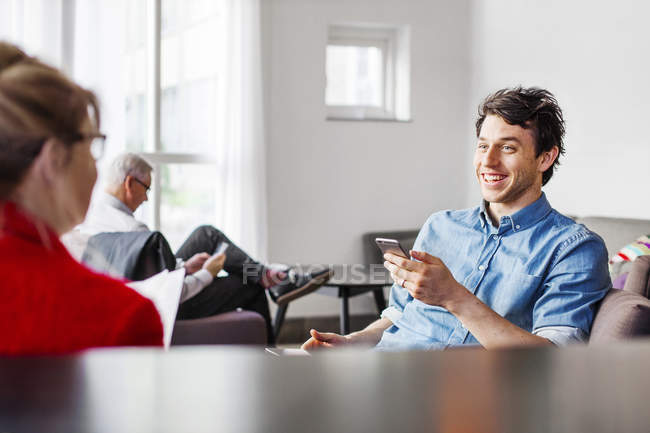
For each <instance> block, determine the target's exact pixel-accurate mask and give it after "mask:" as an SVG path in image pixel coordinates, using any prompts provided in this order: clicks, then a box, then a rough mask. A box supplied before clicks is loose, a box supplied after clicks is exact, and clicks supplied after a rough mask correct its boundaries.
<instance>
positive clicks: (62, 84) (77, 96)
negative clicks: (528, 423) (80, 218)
mask: <svg viewBox="0 0 650 433" xmlns="http://www.w3.org/2000/svg"><path fill="white" fill-rule="evenodd" d="M89 117H90V118H91V119H93V120H94V124H95V127H96V128H99V107H98V103H97V98H96V96H95V95H94V94H93V93H92V92H91V91H89V90H86V89H84V88H82V87H81V86H79V85H77V84H75V83H73V82H72V81H71V80H70V79H68V78H67V77H66V76H65V75H64V74H63V73H61V72H60V71H59V70H58V69H56V68H53V67H51V66H48V65H46V64H45V63H43V62H41V61H40V60H38V59H36V58H34V57H31V56H28V55H27V54H25V53H24V52H23V51H22V50H20V49H19V48H18V47H16V46H15V45H12V44H8V43H6V42H2V41H0V200H3V199H6V198H7V196H8V195H9V194H10V193H11V192H12V191H13V189H14V188H15V187H16V186H17V185H18V184H19V183H20V181H21V180H22V178H23V176H24V175H25V173H26V172H27V170H28V169H29V167H30V166H31V164H32V163H33V161H34V159H35V158H36V157H37V156H38V154H39V153H40V151H41V148H42V147H43V143H44V142H45V140H47V139H48V138H51V137H55V138H57V139H59V140H60V141H61V142H63V143H64V144H65V145H67V146H71V145H72V144H73V143H74V142H76V141H78V140H79V139H80V137H79V134H80V129H81V125H82V124H83V122H84V121H85V119H87V118H89Z"/></svg>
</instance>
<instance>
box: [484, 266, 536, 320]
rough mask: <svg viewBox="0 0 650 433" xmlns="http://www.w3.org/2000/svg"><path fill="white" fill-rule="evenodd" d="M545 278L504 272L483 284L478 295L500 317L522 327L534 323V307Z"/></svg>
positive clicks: (522, 273)
mask: <svg viewBox="0 0 650 433" xmlns="http://www.w3.org/2000/svg"><path fill="white" fill-rule="evenodd" d="M542 282H543V278H542V277H539V276H536V275H529V274H526V273H524V272H516V271H515V272H504V273H503V274H501V275H499V276H498V277H497V278H493V279H490V281H486V282H485V283H487V284H482V287H481V290H480V291H479V292H478V293H477V296H478V297H479V299H481V300H482V301H483V302H485V304H486V305H488V306H489V307H490V308H492V309H493V310H494V311H495V312H497V313H498V314H499V315H500V316H502V317H505V318H506V319H508V320H509V321H510V322H512V323H514V324H516V325H518V326H522V325H528V324H529V323H532V312H533V306H534V305H535V301H536V299H537V293H539V289H540V287H541V285H542Z"/></svg>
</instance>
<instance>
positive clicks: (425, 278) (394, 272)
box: [384, 250, 470, 310]
mask: <svg viewBox="0 0 650 433" xmlns="http://www.w3.org/2000/svg"><path fill="white" fill-rule="evenodd" d="M411 257H413V259H415V260H409V259H405V258H404V257H401V256H398V255H396V254H393V253H390V252H389V253H386V254H384V259H385V260H386V261H385V262H384V267H385V268H386V269H388V271H390V274H391V277H392V278H393V281H395V282H396V283H397V284H399V285H400V286H402V287H403V288H405V289H406V290H408V292H409V293H410V295H411V296H413V298H415V299H417V300H419V301H421V302H424V303H425V304H428V305H436V306H439V307H443V308H445V309H447V310H451V309H452V308H454V307H455V306H457V305H460V304H461V303H462V302H463V301H465V300H466V299H467V296H466V295H467V294H470V292H469V291H468V290H467V289H466V288H465V287H463V286H462V285H461V284H460V283H458V281H456V279H455V278H454V276H453V275H452V274H451V271H450V270H449V269H448V268H447V266H446V265H445V264H444V263H443V262H442V260H440V259H439V258H437V257H434V256H432V255H430V254H428V253H425V252H422V251H413V250H411Z"/></svg>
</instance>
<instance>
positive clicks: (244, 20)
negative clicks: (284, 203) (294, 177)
mask: <svg viewBox="0 0 650 433" xmlns="http://www.w3.org/2000/svg"><path fill="white" fill-rule="evenodd" d="M227 9H228V11H229V14H230V16H229V19H228V20H227V21H228V23H229V26H230V28H229V29H228V32H227V34H228V40H227V43H226V46H227V50H228V55H227V59H228V60H227V62H226V64H227V67H226V75H225V77H224V78H225V86H224V87H225V88H226V89H227V90H228V91H227V93H226V94H225V95H224V97H225V98H226V123H225V124H226V128H225V130H224V132H225V137H224V140H223V146H222V152H223V154H222V155H221V158H220V159H221V160H222V161H224V164H223V165H222V170H221V173H220V175H221V179H222V182H221V188H220V189H221V191H218V192H217V194H218V200H217V203H218V205H217V206H218V207H219V209H218V212H219V213H220V218H218V219H220V220H221V221H223V230H224V232H225V233H227V234H228V236H232V238H233V239H236V240H238V241H239V242H240V243H241V246H242V247H244V248H246V249H248V251H249V253H251V254H252V255H253V256H254V257H256V258H258V259H260V260H266V254H267V244H266V240H267V232H266V227H267V225H266V190H265V187H266V181H265V179H266V145H265V134H264V118H263V98H262V94H263V92H262V61H261V32H260V29H261V24H260V2H259V0H229V1H228V8H227Z"/></svg>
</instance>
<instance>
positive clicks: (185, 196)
mask: <svg viewBox="0 0 650 433" xmlns="http://www.w3.org/2000/svg"><path fill="white" fill-rule="evenodd" d="M216 173H217V167H216V166H215V165H212V164H161V165H160V169H159V173H158V175H159V176H161V178H160V183H161V203H160V226H161V227H160V231H161V232H162V233H164V234H165V237H166V238H167V240H168V241H169V244H170V245H171V247H172V250H173V251H176V249H178V248H179V247H180V246H181V244H182V243H183V241H184V240H185V239H186V238H187V236H189V234H190V233H191V232H192V230H194V229H195V228H196V227H198V226H200V225H202V224H211V225H215V226H217V227H218V226H219V224H218V223H219V222H218V221H216V192H215V191H216V188H215V182H218V179H217V175H216Z"/></svg>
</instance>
